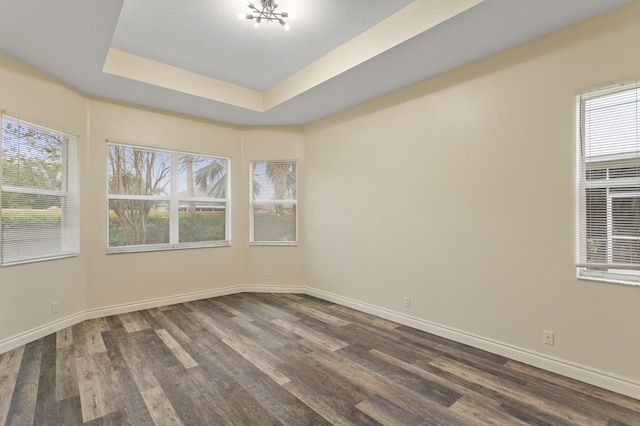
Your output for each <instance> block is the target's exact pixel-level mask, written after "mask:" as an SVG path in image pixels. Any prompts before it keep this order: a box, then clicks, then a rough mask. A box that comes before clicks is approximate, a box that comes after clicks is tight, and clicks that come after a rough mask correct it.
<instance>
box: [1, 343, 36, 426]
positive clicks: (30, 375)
mask: <svg viewBox="0 0 640 426" xmlns="http://www.w3.org/2000/svg"><path fill="white" fill-rule="evenodd" d="M43 344H44V341H43V340H42V339H40V340H36V341H35V342H31V343H29V344H27V345H26V346H25V349H24V354H23V356H22V362H21V364H20V371H19V372H18V377H17V379H16V385H15V388H14V391H13V396H12V399H11V405H10V407H9V413H8V415H7V422H6V424H7V425H30V424H33V423H34V419H35V414H36V404H37V398H38V384H39V382H40V368H41V366H42V362H41V361H42V346H43Z"/></svg>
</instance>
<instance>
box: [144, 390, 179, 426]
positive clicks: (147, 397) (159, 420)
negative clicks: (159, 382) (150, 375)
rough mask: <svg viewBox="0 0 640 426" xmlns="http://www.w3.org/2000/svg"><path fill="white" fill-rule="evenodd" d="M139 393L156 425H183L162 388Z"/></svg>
mask: <svg viewBox="0 0 640 426" xmlns="http://www.w3.org/2000/svg"><path fill="white" fill-rule="evenodd" d="M140 393H141V394H142V398H143V399H144V402H145V403H146V405H147V408H148V409H149V413H150V414H151V417H152V418H153V421H154V422H155V424H156V425H159V426H164V425H174V426H179V425H182V424H183V423H182V420H180V418H179V417H178V414H177V413H176V410H175V409H174V408H173V405H171V402H169V400H168V399H167V396H166V395H165V393H164V391H163V390H162V388H160V387H154V388H151V389H146V390H144V391H142V392H140Z"/></svg>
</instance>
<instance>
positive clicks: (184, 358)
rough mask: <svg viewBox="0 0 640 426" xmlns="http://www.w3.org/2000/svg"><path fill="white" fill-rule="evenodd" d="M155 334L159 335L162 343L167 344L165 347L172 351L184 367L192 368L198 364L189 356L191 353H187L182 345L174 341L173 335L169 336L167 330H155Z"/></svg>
mask: <svg viewBox="0 0 640 426" xmlns="http://www.w3.org/2000/svg"><path fill="white" fill-rule="evenodd" d="M156 334H157V335H158V336H159V337H160V339H162V341H163V342H164V344H165V345H167V348H169V350H170V351H171V352H173V354H174V355H175V356H176V358H177V359H178V361H180V363H181V364H182V365H183V366H184V368H192V367H197V366H198V363H197V362H195V361H194V360H193V358H191V355H189V354H188V353H187V352H186V351H185V350H184V349H183V348H182V346H180V344H179V343H178V342H177V341H176V339H174V338H173V336H171V335H170V334H169V333H168V332H167V330H165V329H160V330H156Z"/></svg>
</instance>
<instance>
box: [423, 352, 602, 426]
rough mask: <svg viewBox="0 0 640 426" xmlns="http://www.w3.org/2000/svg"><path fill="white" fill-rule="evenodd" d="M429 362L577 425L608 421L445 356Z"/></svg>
mask: <svg viewBox="0 0 640 426" xmlns="http://www.w3.org/2000/svg"><path fill="white" fill-rule="evenodd" d="M430 364H433V365H435V366H437V367H439V368H442V369H444V370H446V371H449V372H451V373H454V374H457V375H460V376H463V377H466V378H468V379H469V380H472V381H474V382H476V383H479V384H482V385H483V386H487V387H490V388H493V389H495V390H498V391H499V392H501V393H503V394H506V395H509V396H511V397H512V398H514V399H516V400H519V401H522V402H524V403H526V404H528V405H530V406H532V407H536V408H537V409H539V410H544V411H546V412H548V413H551V414H553V415H555V416H557V417H559V418H562V419H566V420H568V421H570V422H574V423H576V424H579V425H585V426H586V425H594V426H595V425H603V424H606V422H607V421H608V419H607V418H606V417H605V416H600V415H598V414H597V413H593V416H589V415H585V414H583V413H582V412H580V411H577V410H574V409H571V408H569V407H567V406H566V405H562V404H560V403H558V402H557V401H551V400H548V399H547V398H546V395H540V394H535V393H533V392H530V391H529V390H528V389H526V388H524V387H519V386H517V385H514V384H512V383H510V382H508V381H506V380H499V379H497V378H496V377H495V376H491V375H490V374H488V373H485V372H483V371H480V370H477V369H474V368H472V367H469V366H467V365H464V364H461V363H459V362H458V361H453V360H450V359H446V358H437V359H435V360H433V361H431V362H430Z"/></svg>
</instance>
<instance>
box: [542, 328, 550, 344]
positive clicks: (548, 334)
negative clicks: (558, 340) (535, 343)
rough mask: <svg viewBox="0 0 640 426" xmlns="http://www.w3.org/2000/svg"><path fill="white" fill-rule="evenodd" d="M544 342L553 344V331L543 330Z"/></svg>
mask: <svg viewBox="0 0 640 426" xmlns="http://www.w3.org/2000/svg"><path fill="white" fill-rule="evenodd" d="M542 343H544V344H545V345H549V346H553V331H549V330H544V331H543V332H542Z"/></svg>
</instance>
